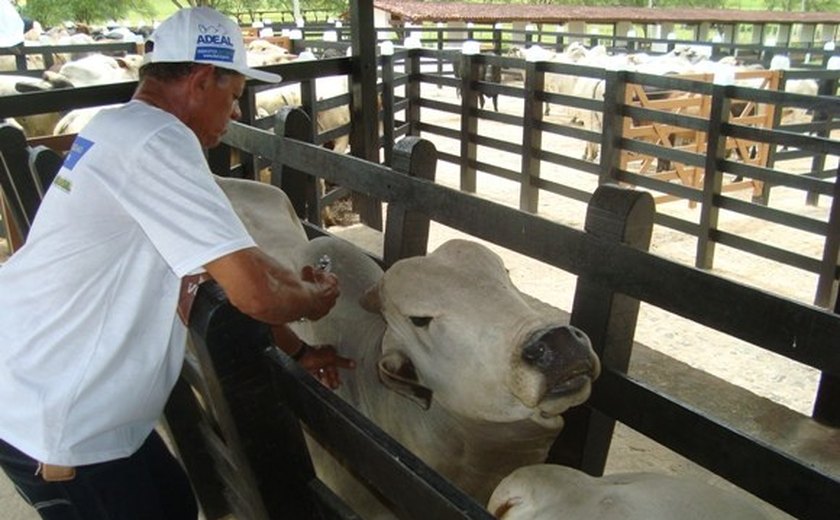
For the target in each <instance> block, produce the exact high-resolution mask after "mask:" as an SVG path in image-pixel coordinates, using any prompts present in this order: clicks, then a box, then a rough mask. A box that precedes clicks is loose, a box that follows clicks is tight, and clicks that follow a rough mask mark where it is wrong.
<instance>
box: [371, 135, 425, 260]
mask: <svg viewBox="0 0 840 520" xmlns="http://www.w3.org/2000/svg"><path fill="white" fill-rule="evenodd" d="M436 167H437V150H436V149H435V145H434V144H432V142H431V141H427V140H425V139H421V138H419V137H414V136H406V137H404V138H403V139H401V140H400V142H398V143H397V144H396V145H394V165H393V168H394V170H396V171H398V172H400V173H404V174H406V175H410V176H412V177H418V178H420V179H426V180H429V181H434V180H435V168H436ZM385 229H386V231H387V232H386V233H385V243H384V244H383V253H382V259H383V262H384V263H385V266H386V268H387V267H390V266H391V265H392V264H393V263H394V262H396V261H397V260H400V259H402V258H408V257H410V256H421V255H425V254H426V251H427V248H428V245H429V217H428V216H426V215H425V214H423V213H418V212H412V211H407V210H406V209H405V206H404V205H403V204H400V203H398V202H396V201H394V202H391V203H390V204H389V205H388V218H387V221H386V227H385Z"/></svg>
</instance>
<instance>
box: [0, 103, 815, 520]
mask: <svg viewBox="0 0 840 520" xmlns="http://www.w3.org/2000/svg"><path fill="white" fill-rule="evenodd" d="M423 95H424V96H426V97H432V98H437V99H441V100H448V101H452V102H454V101H455V99H456V98H455V96H454V92H452V91H451V90H450V89H445V88H444V89H437V88H434V87H430V88H428V89H426V90H424V92H423ZM500 104H501V111H502V112H508V113H511V114H517V113H518V112H517V111H519V113H521V109H519V108H518V107H519V105H518V102H515V101H513V100H505V98H502V99H501V103H500ZM553 112H555V111H553ZM456 117H457V116H456V115H450V114H444V113H440V112H436V113H433V112H427V113H424V115H423V119H424V121H427V122H432V123H435V124H443V125H446V124H452V123H453V121H455V118H456ZM550 117H551V118H552V120H554V121H558V122H559V121H560V120H561V118H562V117H563V116H562V114H557V115H554V114H553V115H552V116H550ZM555 118H556V119H555ZM479 132H480V133H482V135H489V136H493V137H497V138H499V139H507V140H510V141H512V142H516V141H517V140H518V139H519V136H518V131H517V130H515V129H513V128H512V127H507V126H505V125H501V124H497V123H485V122H482V123H480V125H479ZM431 140H432V141H433V142H434V143H435V145H436V146H437V148H438V150H440V151H447V152H449V153H458V146H459V143H458V142H457V141H454V140H450V139H446V138H438V137H431ZM543 147H544V148H545V149H548V150H552V151H556V152H558V153H567V154H568V155H571V156H576V157H580V155H582V153H583V145H582V144H581V143H579V142H574V141H573V140H571V139H567V138H554V137H546V138H545V139H544V143H543ZM479 157H480V160H481V161H482V162H486V163H491V164H496V165H506V166H507V167H509V168H511V169H515V170H518V169H519V167H518V162H517V161H516V158H515V157H513V156H511V155H509V154H506V153H504V152H499V151H495V150H489V149H486V148H484V147H479ZM797 167H798V166H797ZM542 176H543V178H546V179H549V180H554V181H555V182H560V181H561V180H562V182H564V183H565V184H570V185H573V186H575V187H578V188H580V189H586V190H588V191H590V192H591V191H592V190H594V188H595V184H596V179H594V178H592V176H590V175H585V174H581V173H579V172H574V171H572V170H569V169H567V168H560V167H556V166H552V167H549V165H544V167H543V172H542ZM437 181H438V182H439V183H441V184H444V185H447V186H451V187H457V186H458V170H457V167H456V166H455V165H452V164H449V163H445V162H443V161H439V163H438V172H437ZM477 194H478V195H479V196H481V197H485V198H488V199H491V200H495V201H497V202H499V203H501V204H506V205H509V206H515V205H516V204H518V200H519V193H518V185H517V184H515V183H513V182H511V181H507V180H505V179H501V178H499V177H494V176H491V175H488V174H479V178H478V192H477ZM733 196H736V197H739V198H744V199H745V200H749V193H748V192H746V191H744V192H738V193H735V194H733ZM771 206H772V207H784V208H786V209H787V210H789V211H794V212H796V213H798V214H801V215H807V216H812V217H814V218H819V219H822V220H825V219H826V218H827V211H828V208H827V204H826V202H825V201H823V204H822V205H820V206H808V205H806V204H805V200H804V195H803V194H801V193H798V192H792V191H789V190H786V189H783V188H774V189H773V192H772V194H771ZM585 209H586V208H585V206H584V205H583V204H581V203H578V202H575V201H572V200H570V199H567V198H563V197H560V196H557V195H552V194H546V193H542V194H541V196H540V201H539V214H540V215H542V216H544V217H546V218H549V219H551V220H555V221H557V222H561V223H563V224H566V225H569V226H572V227H576V228H581V229H582V228H583V222H584V218H585ZM658 210H659V211H662V212H666V213H668V214H670V215H673V216H675V217H678V218H682V219H685V220H688V221H691V222H697V221H698V219H699V213H700V210H699V208H690V207H689V206H688V204H687V203H686V202H684V201H676V202H670V203H667V204H660V205H659V206H658ZM721 222H722V225H721V227H722V228H723V229H726V230H727V231H730V232H731V233H736V234H740V235H744V236H748V237H750V238H752V239H754V240H758V241H762V242H765V243H771V244H776V245H779V246H780V247H784V248H786V249H788V250H791V251H798V252H801V253H803V254H807V255H810V256H816V257H819V256H820V252H821V250H822V246H823V243H822V241H821V240H820V238H819V237H816V236H810V235H808V234H806V233H797V232H794V231H791V230H788V229H784V230H783V228H779V227H778V226H775V225H770V224H758V223H756V222H753V221H751V220H750V219H748V218H746V217H739V216H737V215H733V214H729V213H726V212H722V213H721ZM332 231H334V232H336V233H337V234H338V235H340V236H343V237H345V238H347V239H348V240H351V241H353V242H355V243H357V244H359V245H361V246H363V247H366V248H368V249H370V250H373V251H376V250H377V248H379V247H381V240H380V237H379V235H378V234H377V233H375V232H373V231H371V230H369V229H367V228H365V227H364V226H361V225H358V224H357V225H352V226H346V227H336V228H332ZM456 236H461V235H460V234H459V233H457V232H455V231H453V230H451V229H448V228H445V227H443V226H439V225H433V226H432V230H431V233H430V244H429V249H430V250H433V249H434V248H436V247H437V246H438V245H440V244H442V243H443V242H445V241H446V240H448V239H450V238H453V237H456ZM490 247H491V248H492V249H493V250H495V251H497V252H498V253H499V254H500V255H501V256H502V257H503V258H504V260H505V262H506V264H507V267H508V269H509V270H510V273H511V276H512V278H513V280H514V282H515V283H516V284H517V286H518V287H519V288H520V289H522V290H523V291H525V292H527V293H529V294H531V295H533V296H535V297H537V298H540V299H542V300H544V301H547V302H549V303H551V304H553V305H555V306H557V307H560V308H562V309H570V308H571V298H572V294H573V291H574V284H575V279H574V277H573V276H571V275H569V274H568V273H564V272H562V271H559V270H557V269H555V268H552V267H548V266H545V265H544V264H541V263H540V262H537V261H534V260H531V259H529V258H526V257H523V256H521V255H518V254H516V253H513V252H510V251H507V250H504V249H501V248H498V247H496V246H492V245H491V246H490ZM695 248H696V240H695V239H694V238H692V237H690V236H687V235H684V234H681V233H678V232H676V231H672V230H669V229H664V228H661V227H659V226H657V228H656V229H655V230H654V237H653V243H652V247H651V252H652V253H654V254H657V255H660V256H663V257H665V258H669V259H672V260H675V261H678V262H683V263H685V264H687V265H692V264H693V259H694V255H695ZM3 251H4V244H3V243H2V242H0V261H2V259H3ZM712 272H713V273H715V274H718V275H720V276H723V277H727V278H731V279H734V280H737V281H740V282H742V283H746V284H749V285H753V286H756V287H760V288H762V289H764V290H767V291H769V292H773V293H777V294H781V295H784V296H786V297H789V298H791V299H794V300H797V301H801V302H805V303H809V302H811V301H812V300H813V297H814V291H815V283H816V276H815V275H813V274H810V273H806V272H802V271H799V270H796V269H792V268H786V267H783V266H781V265H779V264H775V263H773V262H769V261H766V260H762V259H760V258H758V257H753V256H750V255H746V254H743V253H739V252H737V251H735V250H732V249H729V248H726V247H722V246H719V247H718V248H717V255H716V258H715V266H714V269H713V270H712ZM636 340H637V341H638V342H639V343H642V344H644V345H646V346H647V347H650V348H651V349H654V350H655V351H657V352H660V353H662V354H666V355H668V356H670V357H672V358H674V359H676V360H678V361H680V362H682V363H685V364H688V365H690V366H692V367H695V368H699V369H701V370H703V371H706V372H708V373H710V374H713V375H714V376H717V377H719V378H721V379H724V380H726V381H729V382H731V383H734V384H737V385H739V386H741V387H743V388H745V389H747V390H748V391H750V392H752V393H754V394H756V395H759V396H763V397H766V398H767V399H770V400H772V401H774V402H776V403H780V404H782V405H784V406H786V407H789V408H790V409H792V410H795V411H797V412H800V413H802V414H806V415H808V414H810V412H811V407H812V406H813V399H814V395H815V391H816V388H817V383H818V378H819V373H818V372H817V371H815V370H813V369H811V368H809V367H806V366H803V365H800V364H798V363H795V362H792V361H789V360H787V359H785V358H781V357H780V356H777V355H774V354H771V353H767V352H764V351H762V350H761V349H757V348H755V347H752V346H751V345H749V344H746V343H744V342H742V341H739V340H737V339H735V338H731V337H729V336H726V335H724V334H721V333H718V332H716V331H712V330H708V329H705V328H704V327H701V326H698V325H696V324H694V323H692V322H689V321H687V320H684V319H682V318H679V317H678V316H674V315H671V314H668V313H666V312H664V311H662V310H660V309H657V308H655V307H652V306H649V305H644V304H643V305H642V308H641V311H640V318H639V324H638V328H637V332H636ZM632 370H633V366H632V364H631V373H632ZM634 470H644V471H647V470H652V471H662V472H666V473H672V474H685V475H695V476H697V477H698V478H701V479H703V480H706V481H708V482H711V483H713V484H715V485H719V486H721V487H724V488H731V487H732V486H731V485H729V484H728V483H727V482H726V481H724V480H722V479H721V478H719V477H717V476H715V475H713V474H711V473H709V472H707V471H705V470H703V469H702V468H699V467H698V466H696V465H694V464H692V463H691V462H689V461H687V460H686V459H684V458H682V457H680V456H678V455H676V454H674V453H672V452H670V451H668V450H666V449H664V448H662V447H661V446H659V445H657V444H656V443H654V442H652V441H650V440H649V439H647V438H645V437H644V436H642V435H640V434H638V433H636V432H634V431H633V430H631V429H629V428H627V427H624V426H621V425H619V427H618V429H617V431H616V435H615V438H614V441H613V447H612V450H611V452H610V456H609V459H608V465H607V472H608V473H611V472H616V471H634ZM762 504H763V503H762ZM762 507H765V508H766V510H767V511H768V514H769V515H770V517H771V518H774V519H787V518H792V517H790V516H788V515H786V514H784V513H782V512H780V511H778V510H776V509H775V508H772V507H771V506H762ZM0 511H2V515H0V516H2V517H3V518H6V519H9V520H29V519H34V518H37V516H36V515H35V514H34V513H33V512H32V511H30V510H28V509H26V508H25V506H24V505H23V504H22V502H21V501H20V500H19V499H18V498H17V497H16V496H15V495H14V491H13V490H12V489H11V487H10V486H9V483H8V482H7V481H6V479H5V477H0Z"/></svg>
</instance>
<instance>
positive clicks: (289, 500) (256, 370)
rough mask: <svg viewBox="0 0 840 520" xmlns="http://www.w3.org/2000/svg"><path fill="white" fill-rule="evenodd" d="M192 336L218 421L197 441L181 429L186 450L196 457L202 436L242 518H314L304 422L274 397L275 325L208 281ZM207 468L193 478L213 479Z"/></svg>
mask: <svg viewBox="0 0 840 520" xmlns="http://www.w3.org/2000/svg"><path fill="white" fill-rule="evenodd" d="M190 337H191V340H192V341H191V343H192V345H193V347H194V349H195V354H196V358H197V360H198V366H199V367H200V370H201V378H202V381H201V382H200V383H199V384H197V385H195V386H194V388H196V390H198V391H206V394H204V395H202V400H203V401H204V406H205V413H206V414H208V415H209V417H211V418H212V419H211V421H210V422H209V423H207V424H206V425H205V426H204V427H203V428H202V427H199V432H198V433H196V432H195V430H194V425H193V429H192V435H190V436H189V437H186V436H184V435H183V434H184V433H185V432H186V431H188V429H190V425H189V424H187V425H186V426H187V428H188V429H176V430H173V433H174V434H175V435H174V437H175V438H174V442H175V445H176V447H177V449H178V451H179V452H184V450H187V451H191V450H192V451H194V450H195V447H194V446H189V445H187V443H188V442H194V441H195V440H196V438H197V437H196V435H198V434H200V435H201V437H202V438H203V439H204V443H205V444H204V448H203V449H205V450H206V451H207V452H208V453H209V454H210V456H212V458H213V460H214V461H215V465H214V467H215V472H217V474H218V476H219V477H220V478H221V480H222V481H224V483H225V489H226V492H225V493H224V495H225V497H226V499H227V501H228V504H229V505H230V508H231V509H232V511H233V512H234V514H236V516H237V517H238V518H249V519H256V520H263V519H264V520H268V519H273V518H301V519H307V518H313V517H314V502H313V499H312V495H311V493H310V491H309V484H310V482H311V481H312V480H313V479H314V478H315V471H314V469H313V467H312V462H311V460H310V459H309V453H308V451H307V449H306V444H305V442H304V440H303V432H302V431H301V429H300V425H299V423H298V421H297V417H296V416H295V415H294V414H293V413H292V412H291V411H290V410H289V409H288V408H287V407H286V406H284V405H283V404H281V402H280V400H279V399H278V398H277V397H276V396H275V394H274V388H273V385H272V377H271V368H270V366H269V362H268V360H267V359H266V358H265V355H264V351H265V350H266V349H268V348H276V347H273V346H271V339H270V330H269V327H268V326H267V325H266V324H263V323H260V322H257V321H255V320H253V319H252V318H250V317H248V316H246V315H244V314H242V313H240V312H239V311H237V310H236V309H235V308H234V307H233V306H232V305H231V304H230V303H229V302H228V301H227V299H226V298H225V295H224V292H223V291H222V290H221V288H220V287H219V286H218V285H216V284H215V283H214V282H206V283H204V284H202V286H201V287H200V288H199V291H198V295H197V296H196V299H195V303H194V305H193V309H192V312H191V316H190ZM170 404H171V405H175V404H177V403H175V402H171V403H170ZM167 413H168V417H167V418H168V419H169V422H170V425H171V424H172V423H173V422H174V421H182V420H183V419H184V417H183V416H182V415H181V414H178V413H176V410H175V409H174V408H172V407H168V408H167ZM190 460H192V462H195V460H194V459H190V458H185V459H184V461H185V462H188V461H190ZM200 469H202V467H196V466H193V467H192V468H190V467H187V472H188V473H189V475H190V478H191V479H193V480H204V479H206V478H208V477H209V475H207V474H205V473H198V472H197V471H198V470H200ZM203 469H204V470H205V471H206V469H207V468H206V467H203ZM213 478H215V477H213ZM216 484H217V483H213V482H210V483H209V484H208V485H209V486H211V487H212V486H214V485H216Z"/></svg>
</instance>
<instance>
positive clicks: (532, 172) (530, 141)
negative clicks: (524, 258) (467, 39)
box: [519, 61, 545, 213]
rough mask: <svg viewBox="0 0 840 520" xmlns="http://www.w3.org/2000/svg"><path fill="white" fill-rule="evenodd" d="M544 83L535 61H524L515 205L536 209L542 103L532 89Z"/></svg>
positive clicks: (543, 73)
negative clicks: (520, 144) (523, 93)
mask: <svg viewBox="0 0 840 520" xmlns="http://www.w3.org/2000/svg"><path fill="white" fill-rule="evenodd" d="M544 86H545V72H543V71H538V70H537V66H536V63H534V62H532V61H529V62H526V63H525V104H524V109H523V111H522V116H523V117H522V163H521V172H522V174H521V178H520V180H519V183H520V191H519V209H521V210H522V211H527V212H529V213H536V212H537V209H538V207H539V200H540V190H539V188H538V187H537V185H536V179H539V177H540V165H541V163H542V161H541V160H540V158H539V156H538V154H539V152H540V150H541V149H542V130H540V126H539V125H540V122H541V121H542V118H543V103H542V101H539V100H537V96H536V93H537V92H542V91H543V90H544Z"/></svg>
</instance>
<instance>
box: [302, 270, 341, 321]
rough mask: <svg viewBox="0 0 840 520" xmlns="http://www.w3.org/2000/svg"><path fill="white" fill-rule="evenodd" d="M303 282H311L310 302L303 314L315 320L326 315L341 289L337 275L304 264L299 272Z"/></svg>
mask: <svg viewBox="0 0 840 520" xmlns="http://www.w3.org/2000/svg"><path fill="white" fill-rule="evenodd" d="M300 277H301V279H302V280H303V281H304V282H309V283H310V284H312V288H311V294H312V304H311V306H310V308H309V311H308V312H307V313H306V314H305V317H306V318H309V319H310V320H317V319H319V318H322V317H324V316H326V314H327V313H328V312H329V311H330V309H332V308H333V306H334V305H335V301H336V300H337V299H338V296H339V294H341V291H340V290H339V288H338V277H337V276H336V275H335V274H333V273H330V272H327V271H324V270H322V269H316V268H315V267H313V266H311V265H306V266H304V267H303V270H302V271H301V273H300Z"/></svg>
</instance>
